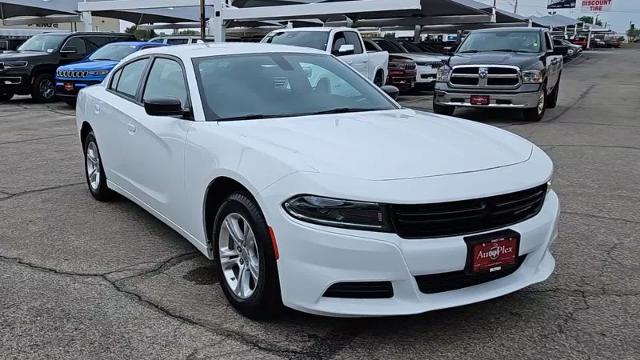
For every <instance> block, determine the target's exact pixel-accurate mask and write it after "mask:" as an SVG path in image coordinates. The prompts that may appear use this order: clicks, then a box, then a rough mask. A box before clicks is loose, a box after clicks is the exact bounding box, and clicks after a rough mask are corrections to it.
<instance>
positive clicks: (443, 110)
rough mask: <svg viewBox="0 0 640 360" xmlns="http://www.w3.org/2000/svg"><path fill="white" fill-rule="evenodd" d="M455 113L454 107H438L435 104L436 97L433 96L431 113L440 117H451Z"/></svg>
mask: <svg viewBox="0 0 640 360" xmlns="http://www.w3.org/2000/svg"><path fill="white" fill-rule="evenodd" d="M454 111H456V107H455V106H448V105H438V104H437V103H436V95H433V112H434V113H436V114H440V115H447V116H451V115H453V112H454Z"/></svg>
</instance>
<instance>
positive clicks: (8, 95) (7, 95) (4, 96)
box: [0, 91, 14, 101]
mask: <svg viewBox="0 0 640 360" xmlns="http://www.w3.org/2000/svg"><path fill="white" fill-rule="evenodd" d="M13 95H14V94H13V93H12V92H4V91H0V101H9V100H11V99H12V98H13Z"/></svg>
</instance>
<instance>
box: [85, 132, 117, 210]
mask: <svg viewBox="0 0 640 360" xmlns="http://www.w3.org/2000/svg"><path fill="white" fill-rule="evenodd" d="M84 163H85V172H84V173H85V177H86V179H87V186H88V187H89V192H91V195H92V196H93V198H94V199H96V200H98V201H103V202H104V201H109V200H111V198H112V196H113V192H112V191H111V190H110V189H109V188H108V187H107V177H106V175H105V173H104V166H103V165H102V164H103V163H102V157H101V156H100V150H99V149H98V142H97V141H96V137H95V135H94V134H93V131H92V132H90V133H89V134H88V135H87V137H86V138H85V141H84Z"/></svg>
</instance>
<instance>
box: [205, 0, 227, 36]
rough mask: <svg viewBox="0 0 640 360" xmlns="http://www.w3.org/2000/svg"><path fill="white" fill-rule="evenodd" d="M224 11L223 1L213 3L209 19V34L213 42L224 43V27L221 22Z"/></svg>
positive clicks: (216, 0) (215, 0)
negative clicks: (211, 14)
mask: <svg viewBox="0 0 640 360" xmlns="http://www.w3.org/2000/svg"><path fill="white" fill-rule="evenodd" d="M223 11H224V0H214V1H213V16H212V17H211V19H209V32H210V33H211V35H213V38H214V41H215V42H225V41H226V39H225V36H226V31H225V26H224V21H223V20H222V12H223Z"/></svg>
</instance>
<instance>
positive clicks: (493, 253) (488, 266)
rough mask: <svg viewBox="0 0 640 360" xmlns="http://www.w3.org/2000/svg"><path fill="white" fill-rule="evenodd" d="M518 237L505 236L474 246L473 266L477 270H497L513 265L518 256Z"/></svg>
mask: <svg viewBox="0 0 640 360" xmlns="http://www.w3.org/2000/svg"><path fill="white" fill-rule="evenodd" d="M517 251H518V238H517V237H504V238H498V239H493V240H488V241H485V242H482V243H479V244H476V245H474V247H473V252H472V255H473V259H472V262H471V264H472V268H473V271H474V272H477V271H496V270H500V269H501V268H502V267H503V266H506V265H513V264H515V263H516V258H517V257H518V254H517Z"/></svg>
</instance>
